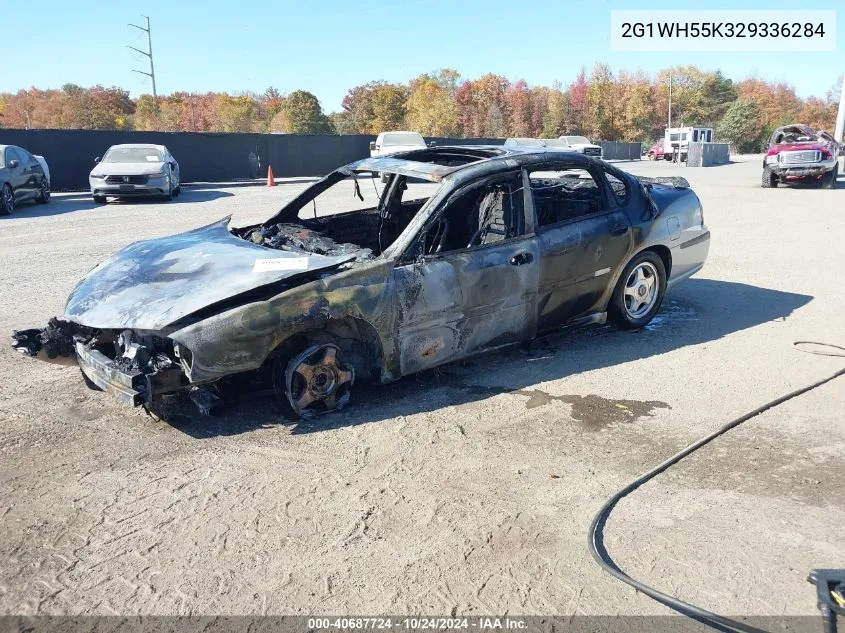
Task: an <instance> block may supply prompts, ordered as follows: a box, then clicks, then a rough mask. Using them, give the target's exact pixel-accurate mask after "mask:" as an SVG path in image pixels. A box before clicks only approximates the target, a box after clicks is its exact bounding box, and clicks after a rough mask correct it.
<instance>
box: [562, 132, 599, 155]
mask: <svg viewBox="0 0 845 633" xmlns="http://www.w3.org/2000/svg"><path fill="white" fill-rule="evenodd" d="M558 138H559V139H560V140H561V141H563V142H564V145H563V147H562V148H561V149H568V150H570V151H572V152H579V153H581V154H585V155H586V156H594V157H596V158H601V145H596V144H595V143H591V142H590V139H588V138H587V137H586V136H560V137H558Z"/></svg>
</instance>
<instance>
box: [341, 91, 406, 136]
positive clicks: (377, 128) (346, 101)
mask: <svg viewBox="0 0 845 633" xmlns="http://www.w3.org/2000/svg"><path fill="white" fill-rule="evenodd" d="M406 98H407V88H406V87H405V86H401V85H399V84H391V83H387V82H385V81H372V82H370V83H368V84H364V85H363V86H355V87H354V88H352V89H351V90H350V91H349V92H348V93H346V96H345V97H344V98H343V104H342V105H343V109H344V111H346V112H347V113H348V115H349V119H348V122H349V124H350V126H351V128H352V129H354V130H355V132H356V133H358V134H378V133H379V132H384V131H385V130H396V129H401V128H402V126H403V125H402V124H403V123H404V120H405V99H406Z"/></svg>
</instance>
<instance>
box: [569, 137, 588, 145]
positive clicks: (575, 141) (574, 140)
mask: <svg viewBox="0 0 845 633" xmlns="http://www.w3.org/2000/svg"><path fill="white" fill-rule="evenodd" d="M566 141H567V142H568V143H569V144H570V145H590V139H588V138H587V137H586V136H567V137H566Z"/></svg>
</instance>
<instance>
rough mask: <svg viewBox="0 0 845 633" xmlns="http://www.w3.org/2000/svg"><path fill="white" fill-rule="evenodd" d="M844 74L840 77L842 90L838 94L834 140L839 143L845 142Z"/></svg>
mask: <svg viewBox="0 0 845 633" xmlns="http://www.w3.org/2000/svg"><path fill="white" fill-rule="evenodd" d="M843 134H845V74H843V75H842V90H841V91H840V93H839V113H838V114H837V115H836V132H834V134H833V136H834V138H835V139H836V140H837V141H839V142H840V143H841V142H842V141H843V140H845V137H843Z"/></svg>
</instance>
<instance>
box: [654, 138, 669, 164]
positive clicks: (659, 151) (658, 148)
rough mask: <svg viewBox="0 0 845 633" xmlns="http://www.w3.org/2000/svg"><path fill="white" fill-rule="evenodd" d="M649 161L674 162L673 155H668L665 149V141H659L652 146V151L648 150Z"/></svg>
mask: <svg viewBox="0 0 845 633" xmlns="http://www.w3.org/2000/svg"><path fill="white" fill-rule="evenodd" d="M648 159H649V160H664V159H665V160H672V153H671V152H670V153H668V154H667V153H666V150H664V149H663V141H662V140H661V141H657V143H655V144H654V145H652V146H651V149H650V150H648Z"/></svg>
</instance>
